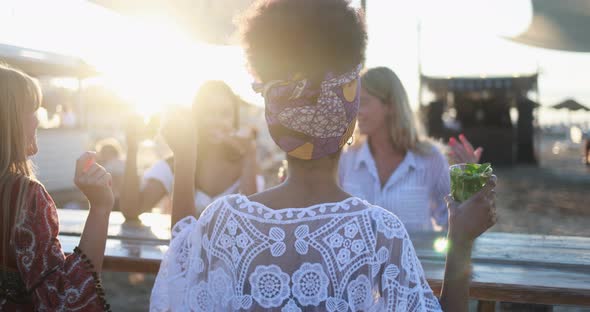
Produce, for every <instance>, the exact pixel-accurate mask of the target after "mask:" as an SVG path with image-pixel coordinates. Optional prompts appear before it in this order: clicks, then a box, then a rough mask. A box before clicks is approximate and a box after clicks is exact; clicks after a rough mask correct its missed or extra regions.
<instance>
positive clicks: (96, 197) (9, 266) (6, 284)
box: [0, 65, 114, 311]
mask: <svg viewBox="0 0 590 312" xmlns="http://www.w3.org/2000/svg"><path fill="white" fill-rule="evenodd" d="M40 104H41V90H40V88H39V85H38V84H37V82H36V81H35V80H34V79H33V78H31V77H29V76H27V75H26V74H24V73H22V72H20V71H18V70H16V69H12V68H9V67H7V66H4V65H0V146H2V149H1V152H0V205H1V207H2V214H1V217H2V222H1V227H2V228H1V230H2V231H1V234H0V246H1V248H2V258H1V268H0V271H1V272H0V310H2V311H105V310H109V306H108V304H106V302H105V300H104V292H103V290H102V286H101V284H100V280H99V276H98V274H99V273H100V271H101V267H102V260H103V257H104V248H105V242H106V235H107V225H108V219H109V214H110V211H111V209H112V207H113V202H114V198H113V193H112V190H111V176H110V174H108V173H107V172H106V171H105V170H104V168H102V167H100V166H99V165H97V164H96V163H94V158H95V156H94V154H92V153H86V154H84V155H82V157H80V159H78V162H77V164H76V176H75V182H76V185H77V186H78V188H79V189H80V190H81V191H82V192H83V193H84V194H85V195H86V197H87V198H88V200H89V202H90V206H91V209H90V213H89V216H88V220H87V221H88V222H87V224H86V226H85V227H84V232H83V233H82V236H81V238H80V244H79V247H77V248H76V249H75V250H74V252H73V253H72V254H71V255H69V256H67V257H66V256H65V255H64V252H63V251H62V249H61V245H60V243H59V240H58V238H57V235H58V232H59V222H58V219H57V211H56V208H55V204H54V202H53V200H52V199H51V197H50V196H49V194H48V193H47V191H46V190H45V188H44V187H43V185H42V184H41V183H39V182H38V181H37V180H36V179H35V176H34V174H33V171H32V167H31V163H30V161H29V160H27V158H28V157H30V156H32V155H34V154H36V153H37V142H36V128H37V125H38V120H37V117H36V114H35V112H36V110H37V109H38V108H39V106H40Z"/></svg>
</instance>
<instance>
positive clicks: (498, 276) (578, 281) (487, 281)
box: [59, 210, 590, 311]
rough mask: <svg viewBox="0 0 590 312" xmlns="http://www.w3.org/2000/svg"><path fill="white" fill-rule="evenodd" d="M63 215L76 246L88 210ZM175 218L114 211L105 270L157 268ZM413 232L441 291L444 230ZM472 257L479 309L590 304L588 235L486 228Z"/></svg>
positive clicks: (65, 238)
mask: <svg viewBox="0 0 590 312" xmlns="http://www.w3.org/2000/svg"><path fill="white" fill-rule="evenodd" d="M59 216H60V226H61V234H60V237H59V238H60V240H61V243H62V246H63V249H64V250H73V248H74V247H75V246H77V244H78V241H79V236H80V233H81V232H82V227H83V225H84V221H85V220H86V216H87V213H86V212H84V211H65V210H60V211H59ZM169 219H170V218H169V217H167V216H161V215H157V214H144V215H142V221H143V222H137V223H125V222H124V219H123V216H122V215H121V214H120V213H118V212H113V214H112V215H111V219H110V225H109V238H108V240H107V245H106V258H105V261H104V265H103V268H104V270H108V271H118V272H144V273H152V274H155V273H157V272H158V268H159V264H160V260H161V259H162V256H163V255H164V252H165V251H166V250H167V246H168V240H169V238H170V231H169V227H170V225H169V224H170V223H169V222H170V221H169ZM410 237H411V239H412V242H413V244H414V247H415V249H416V253H417V254H418V257H419V258H420V261H421V263H422V266H423V268H424V271H425V273H426V277H427V279H428V281H429V283H430V286H431V287H432V289H433V291H434V292H435V293H440V288H441V285H442V279H443V275H444V264H445V254H444V251H442V252H439V251H437V249H440V247H441V244H440V239H441V238H444V236H441V234H437V233H410ZM437 242H438V243H437ZM435 244H436V245H437V246H436V247H435ZM472 259H473V267H472V272H473V277H472V282H471V288H470V297H471V298H473V299H477V300H479V302H480V303H479V307H478V311H494V309H495V303H496V302H519V303H535V304H546V305H579V306H590V238H588V237H571V236H544V235H528V234H508V233H486V234H484V235H483V236H482V237H480V238H478V239H477V241H476V242H475V245H474V250H473V253H472Z"/></svg>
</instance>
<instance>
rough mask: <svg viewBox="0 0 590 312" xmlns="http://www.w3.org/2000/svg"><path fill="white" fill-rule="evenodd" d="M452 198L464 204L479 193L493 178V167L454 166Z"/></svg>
mask: <svg viewBox="0 0 590 312" xmlns="http://www.w3.org/2000/svg"><path fill="white" fill-rule="evenodd" d="M449 169H450V172H451V196H453V199H454V200H456V201H458V202H463V201H466V200H467V199H469V198H470V197H471V196H473V195H474V194H475V193H477V192H479V191H480V190H481V189H482V187H483V186H484V185H485V184H486V183H487V182H488V180H489V178H490V177H491V176H492V165H491V164H490V163H485V164H481V165H480V164H457V165H452V166H451V167H450V168H449Z"/></svg>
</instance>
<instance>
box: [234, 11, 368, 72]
mask: <svg viewBox="0 0 590 312" xmlns="http://www.w3.org/2000/svg"><path fill="white" fill-rule="evenodd" d="M240 26H241V27H240V28H241V31H240V33H241V39H242V44H243V46H244V49H245V51H246V56H247V58H248V63H249V66H250V68H251V70H252V71H253V73H254V74H255V75H256V76H257V78H259V79H260V80H262V81H270V80H275V79H287V78H289V77H288V76H289V75H292V74H296V73H301V74H304V75H305V76H306V77H307V78H309V79H311V80H312V81H321V80H322V79H323V78H324V75H325V74H326V73H327V72H334V73H336V74H340V73H344V72H347V71H350V70H352V69H354V68H355V67H356V65H358V64H360V63H362V62H364V58H365V47H366V42H367V32H366V29H365V24H364V19H363V16H362V13H361V12H360V11H359V10H357V9H354V8H352V7H350V6H349V2H348V1H346V0H261V1H258V2H257V3H256V4H254V5H253V6H252V7H251V8H250V10H249V11H248V12H247V13H246V14H245V15H244V16H243V18H242V20H241V25H240Z"/></svg>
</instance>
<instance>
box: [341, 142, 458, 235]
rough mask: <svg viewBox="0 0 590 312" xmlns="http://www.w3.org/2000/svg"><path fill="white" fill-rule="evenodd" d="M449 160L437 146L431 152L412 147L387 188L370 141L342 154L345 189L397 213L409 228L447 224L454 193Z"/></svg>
mask: <svg viewBox="0 0 590 312" xmlns="http://www.w3.org/2000/svg"><path fill="white" fill-rule="evenodd" d="M448 168H449V164H448V161H447V159H446V158H445V157H444V156H443V155H442V154H441V152H440V151H439V150H438V149H437V148H436V147H433V148H432V152H431V153H430V154H428V155H420V154H418V153H416V152H412V151H408V152H407V153H406V156H405V157H404V159H403V161H402V162H401V163H400V165H399V166H398V167H397V168H396V169H395V171H394V172H393V173H392V174H391V176H390V177H389V179H388V180H387V182H386V183H385V185H384V186H383V188H382V187H381V182H380V181H379V174H378V173H377V166H376V165H375V160H374V159H373V156H372V155H371V150H370V148H369V144H368V142H364V143H363V144H362V145H361V146H359V147H357V148H348V149H347V150H346V151H345V152H344V153H343V154H342V157H341V158H340V165H339V177H340V183H341V185H342V187H343V188H344V190H345V191H346V192H348V193H350V194H352V195H354V196H357V197H359V198H362V199H365V200H367V201H368V202H370V203H372V204H374V205H377V206H381V207H383V208H385V209H387V210H389V211H391V212H393V213H394V214H396V215H397V216H398V217H399V218H400V220H401V221H402V222H403V223H404V225H405V226H406V228H407V229H408V230H409V231H433V230H435V227H434V223H436V224H437V225H439V226H442V227H443V228H446V225H447V221H448V219H447V218H448V212H447V208H446V203H445V200H444V197H445V196H446V195H447V194H449V193H450V177H449V169H448Z"/></svg>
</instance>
